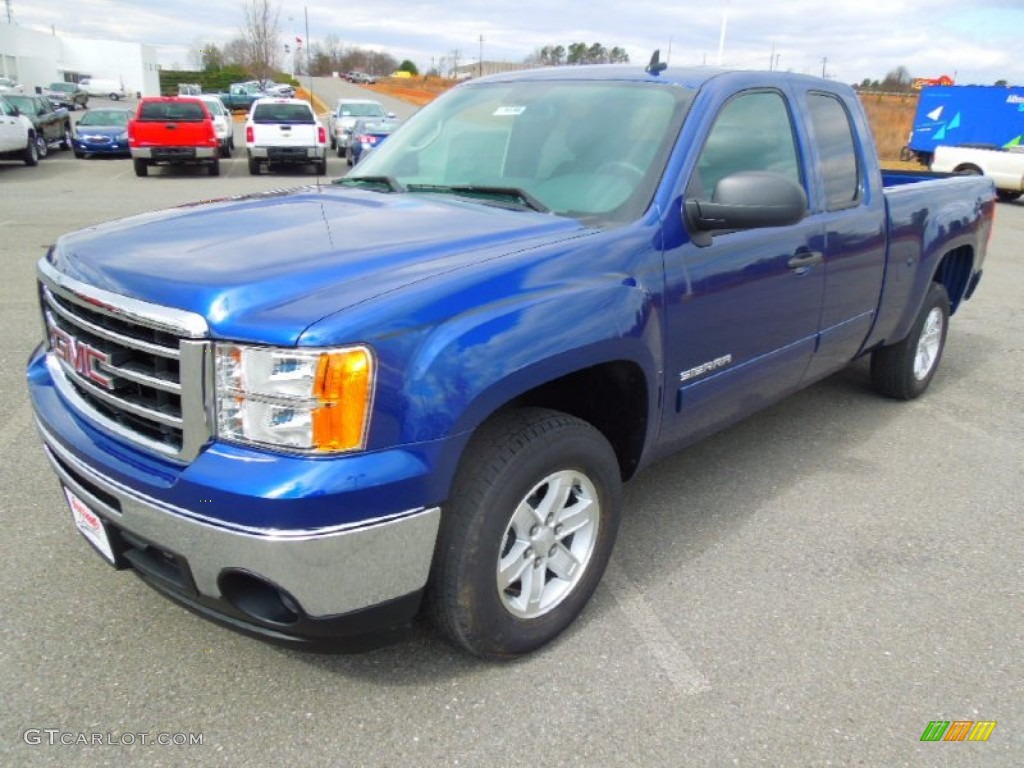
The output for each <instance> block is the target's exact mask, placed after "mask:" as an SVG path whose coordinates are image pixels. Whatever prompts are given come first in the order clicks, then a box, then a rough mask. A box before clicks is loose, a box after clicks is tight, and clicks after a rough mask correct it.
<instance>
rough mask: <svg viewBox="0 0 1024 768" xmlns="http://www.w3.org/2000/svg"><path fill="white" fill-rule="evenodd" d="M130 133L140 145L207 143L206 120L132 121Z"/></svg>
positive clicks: (202, 144) (172, 145)
mask: <svg viewBox="0 0 1024 768" xmlns="http://www.w3.org/2000/svg"><path fill="white" fill-rule="evenodd" d="M132 135H133V138H134V139H135V144H136V146H140V147H205V146H208V145H209V143H210V142H209V136H210V133H209V128H208V127H207V124H206V121H200V122H196V121H181V122H174V121H168V122H161V121H148V120H146V121H143V120H137V121H134V125H133V126H132Z"/></svg>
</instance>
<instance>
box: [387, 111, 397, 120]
mask: <svg viewBox="0 0 1024 768" xmlns="http://www.w3.org/2000/svg"><path fill="white" fill-rule="evenodd" d="M388 117H390V118H391V119H392V120H394V119H395V118H396V117H398V115H396V114H395V113H394V112H388Z"/></svg>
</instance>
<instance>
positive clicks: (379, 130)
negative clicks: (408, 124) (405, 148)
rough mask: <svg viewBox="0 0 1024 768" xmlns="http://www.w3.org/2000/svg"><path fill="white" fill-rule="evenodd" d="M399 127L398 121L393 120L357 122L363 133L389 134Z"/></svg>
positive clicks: (357, 126)
mask: <svg viewBox="0 0 1024 768" xmlns="http://www.w3.org/2000/svg"><path fill="white" fill-rule="evenodd" d="M397 127H398V122H397V121H393V120H374V121H372V122H369V121H367V122H364V121H360V122H358V123H356V130H357V131H360V132H361V133H375V134H378V135H387V134H389V133H391V132H392V131H393V130H395V128H397Z"/></svg>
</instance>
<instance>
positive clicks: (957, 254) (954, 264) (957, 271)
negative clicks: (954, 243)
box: [931, 245, 974, 315]
mask: <svg viewBox="0 0 1024 768" xmlns="http://www.w3.org/2000/svg"><path fill="white" fill-rule="evenodd" d="M973 269H974V249H973V248H971V247H970V246H969V245H964V246H961V247H959V248H954V249H953V250H951V251H949V252H947V253H946V254H945V255H944V256H943V257H942V258H941V259H940V260H939V263H938V266H936V268H935V273H934V274H933V275H932V280H931V281H932V282H933V283H939V284H940V285H942V286H943V287H944V288H945V289H946V294H947V295H948V296H949V307H950V309H949V313H950V314H951V315H952V314H955V313H956V310H957V308H958V307H959V306H960V302H961V301H963V299H964V298H965V297H966V295H967V289H968V286H969V284H970V280H971V273H972V271H973Z"/></svg>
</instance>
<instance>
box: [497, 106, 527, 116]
mask: <svg viewBox="0 0 1024 768" xmlns="http://www.w3.org/2000/svg"><path fill="white" fill-rule="evenodd" d="M525 111H526V107H514V106H504V107H498V108H497V109H496V110H494V116H495V117H515V116H517V115H521V114H523V112H525Z"/></svg>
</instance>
